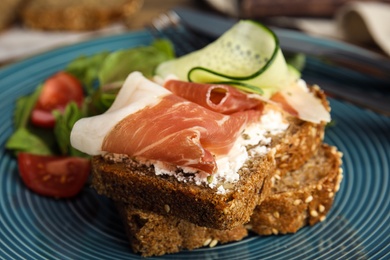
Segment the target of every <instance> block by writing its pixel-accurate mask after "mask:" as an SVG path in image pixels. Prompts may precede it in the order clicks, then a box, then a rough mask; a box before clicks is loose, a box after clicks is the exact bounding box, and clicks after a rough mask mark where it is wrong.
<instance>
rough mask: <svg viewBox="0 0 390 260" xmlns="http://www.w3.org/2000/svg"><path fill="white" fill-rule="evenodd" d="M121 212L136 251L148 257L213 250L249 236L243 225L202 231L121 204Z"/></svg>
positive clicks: (176, 219)
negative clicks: (186, 251)
mask: <svg viewBox="0 0 390 260" xmlns="http://www.w3.org/2000/svg"><path fill="white" fill-rule="evenodd" d="M117 208H118V211H119V213H120V216H121V219H122V220H123V224H124V228H125V231H126V234H127V236H128V238H129V244H130V246H131V248H132V250H133V251H134V252H136V253H139V254H141V255H142V256H144V257H148V256H158V255H164V254H170V253H176V252H179V251H181V250H184V249H188V250H192V249H195V248H200V247H203V246H209V247H212V246H215V245H216V244H217V243H220V244H223V243H227V242H232V241H239V240H241V239H243V238H244V237H246V236H247V234H248V231H247V229H246V228H245V227H244V226H243V225H240V226H238V227H235V228H233V229H231V230H218V229H212V228H206V227H201V226H198V225H195V224H193V223H191V222H188V221H186V220H183V219H180V218H176V217H167V216H161V215H158V214H156V213H152V212H147V211H144V210H138V209H135V208H134V207H132V206H131V205H126V204H123V203H120V202H118V203H117Z"/></svg>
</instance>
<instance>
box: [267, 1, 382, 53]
mask: <svg viewBox="0 0 390 260" xmlns="http://www.w3.org/2000/svg"><path fill="white" fill-rule="evenodd" d="M274 22H275V23H276V24H279V25H283V24H284V25H288V26H293V27H296V28H298V29H300V30H302V31H304V32H306V33H308V34H311V35H314V36H320V37H326V38H334V39H338V40H342V41H346V42H350V43H354V44H357V45H362V46H364V45H370V44H372V43H375V44H376V45H377V46H378V47H379V48H380V49H381V50H382V51H383V52H384V53H385V54H387V55H388V56H390V4H388V3H383V2H352V3H349V4H347V5H345V6H343V7H342V8H340V10H338V11H337V12H336V14H335V16H334V19H315V18H311V19H306V18H290V17H279V18H275V20H274Z"/></svg>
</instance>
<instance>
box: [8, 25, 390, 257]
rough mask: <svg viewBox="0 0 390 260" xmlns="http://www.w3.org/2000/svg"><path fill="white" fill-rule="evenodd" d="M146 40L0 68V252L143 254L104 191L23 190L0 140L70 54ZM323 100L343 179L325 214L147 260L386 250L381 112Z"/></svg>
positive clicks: (386, 167) (316, 67)
mask: <svg viewBox="0 0 390 260" xmlns="http://www.w3.org/2000/svg"><path fill="white" fill-rule="evenodd" d="M287 36H288V35H287ZM152 40H153V37H152V36H151V35H150V34H149V33H148V32H146V31H139V32H133V33H129V34H124V35H119V36H113V37H107V38H101V39H97V40H93V41H89V42H84V43H81V44H77V45H73V46H70V47H65V48H61V49H57V50H54V51H51V52H48V53H45V54H42V55H39V56H35V57H33V58H30V59H27V60H24V61H22V62H19V63H16V64H13V65H11V66H8V67H6V68H3V69H2V70H0V101H1V102H0V111H1V117H0V144H1V150H0V156H1V157H0V216H1V224H0V228H1V234H0V236H1V248H0V258H2V259H142V258H141V257H140V256H139V255H137V254H134V253H133V252H132V251H131V249H130V248H129V247H128V242H127V238H126V236H125V234H124V231H123V228H122V224H121V222H120V219H119V217H118V216H117V214H116V211H115V208H114V207H113V205H112V203H111V202H110V201H109V200H108V199H106V198H104V197H101V196H99V195H97V194H96V193H95V191H94V190H92V189H90V188H88V187H86V188H84V190H83V191H82V192H81V194H79V195H78V196H77V197H76V198H74V199H70V200H55V199H51V198H46V197H42V196H39V195H36V194H34V193H32V192H31V191H30V190H28V189H27V188H26V187H25V186H24V185H23V183H22V181H21V179H20V177H19V174H18V170H17V164H16V161H15V159H14V158H13V157H12V156H11V155H10V154H9V153H7V152H6V151H5V150H4V144H5V141H6V140H7V138H8V137H9V136H10V134H11V133H12V131H13V129H12V113H13V110H14V104H15V100H16V99H17V98H18V97H19V96H21V95H25V94H28V93H30V92H31V91H32V90H33V89H34V88H35V87H36V86H37V84H38V83H39V82H40V81H42V80H44V79H45V78H47V77H48V76H49V75H51V74H53V73H55V72H56V71H58V70H60V69H62V68H63V67H64V66H65V65H66V64H67V63H68V62H69V61H71V60H72V59H74V58H76V57H78V56H79V55H89V54H93V53H96V52H100V51H103V50H109V51H111V50H117V49H121V48H129V47H132V46H137V45H143V44H148V43H150V42H151V41H152ZM302 40H303V41H304V38H303V39H302ZM311 41H313V39H311ZM308 66H312V67H311V68H310V69H309V70H306V72H304V74H303V76H304V77H305V76H307V77H309V78H311V79H314V80H315V78H318V80H319V81H320V80H321V77H329V75H328V74H332V70H334V68H332V67H329V66H327V65H326V64H321V63H318V62H316V63H315V64H311V63H310V61H309V63H308ZM318 72H321V73H318ZM324 72H325V74H324ZM326 72H328V74H327V73H326ZM345 73H348V72H345ZM339 74H340V72H339V73H338V74H334V75H335V78H334V80H335V81H336V82H337V81H339V82H340V84H344V85H348V81H347V80H348V77H340V75H339ZM338 77H339V78H338ZM331 106H332V117H333V120H334V122H335V124H334V125H333V126H331V127H329V128H328V129H327V131H326V136H325V141H326V142H327V143H329V144H331V145H336V146H337V147H338V148H339V150H340V151H342V152H343V153H344V157H343V163H344V164H343V170H344V180H343V182H342V185H341V189H340V191H339V193H338V194H337V196H336V199H335V203H334V206H333V208H332V209H331V211H330V213H329V214H328V217H327V219H326V220H325V221H324V222H322V223H319V224H317V225H315V226H313V227H305V228H303V229H302V230H300V231H299V232H298V233H296V234H294V235H285V236H270V237H259V236H253V235H250V236H249V237H247V238H245V239H244V240H242V241H240V242H235V243H229V244H225V245H218V246H216V247H214V248H201V249H197V250H193V251H183V252H180V253H177V254H172V255H165V256H162V257H156V258H158V259H183V258H188V259H300V260H301V259H338V258H342V259H385V258H387V259H388V258H390V238H389V237H390V235H389V234H390V225H389V223H390V219H389V216H390V214H389V212H390V198H389V195H390V177H389V175H390V118H388V117H385V116H382V115H379V114H376V113H374V112H370V111H367V110H363V109H361V108H358V107H355V106H353V105H350V104H347V103H343V102H341V101H338V100H333V99H331Z"/></svg>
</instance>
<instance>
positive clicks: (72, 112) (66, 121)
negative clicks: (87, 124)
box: [53, 102, 87, 157]
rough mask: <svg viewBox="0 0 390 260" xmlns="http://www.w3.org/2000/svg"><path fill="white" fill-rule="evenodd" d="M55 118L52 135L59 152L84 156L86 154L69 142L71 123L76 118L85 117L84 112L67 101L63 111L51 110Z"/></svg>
mask: <svg viewBox="0 0 390 260" xmlns="http://www.w3.org/2000/svg"><path fill="white" fill-rule="evenodd" d="M53 114H54V117H55V118H56V124H55V127H54V135H55V137H56V139H57V143H58V146H59V149H60V152H61V154H63V155H70V156H79V157H85V156H87V155H86V154H84V153H82V152H80V151H78V150H76V149H75V148H73V147H72V145H71V144H70V133H71V131H72V128H73V125H74V124H75V123H76V121H77V120H79V119H81V118H83V117H85V114H84V113H83V112H82V110H81V109H80V108H79V107H78V106H77V104H76V103H75V102H71V103H69V104H68V105H67V106H66V108H65V110H64V111H63V112H60V111H57V110H55V111H53Z"/></svg>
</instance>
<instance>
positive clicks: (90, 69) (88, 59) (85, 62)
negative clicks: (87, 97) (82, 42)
mask: <svg viewBox="0 0 390 260" xmlns="http://www.w3.org/2000/svg"><path fill="white" fill-rule="evenodd" d="M109 54H110V53H109V52H108V51H103V52H100V53H97V54H95V55H91V56H81V57H78V58H77V59H75V60H73V61H72V62H71V63H69V64H68V65H67V67H66V68H65V71H67V72H69V73H70V74H72V75H73V76H75V77H76V78H77V79H78V80H80V81H81V82H82V83H83V85H84V87H85V89H86V92H87V94H91V93H93V91H94V85H95V83H96V82H95V81H96V79H97V75H98V73H99V71H100V68H101V66H102V64H103V63H104V61H105V59H106V58H107V56H108V55H109Z"/></svg>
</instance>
